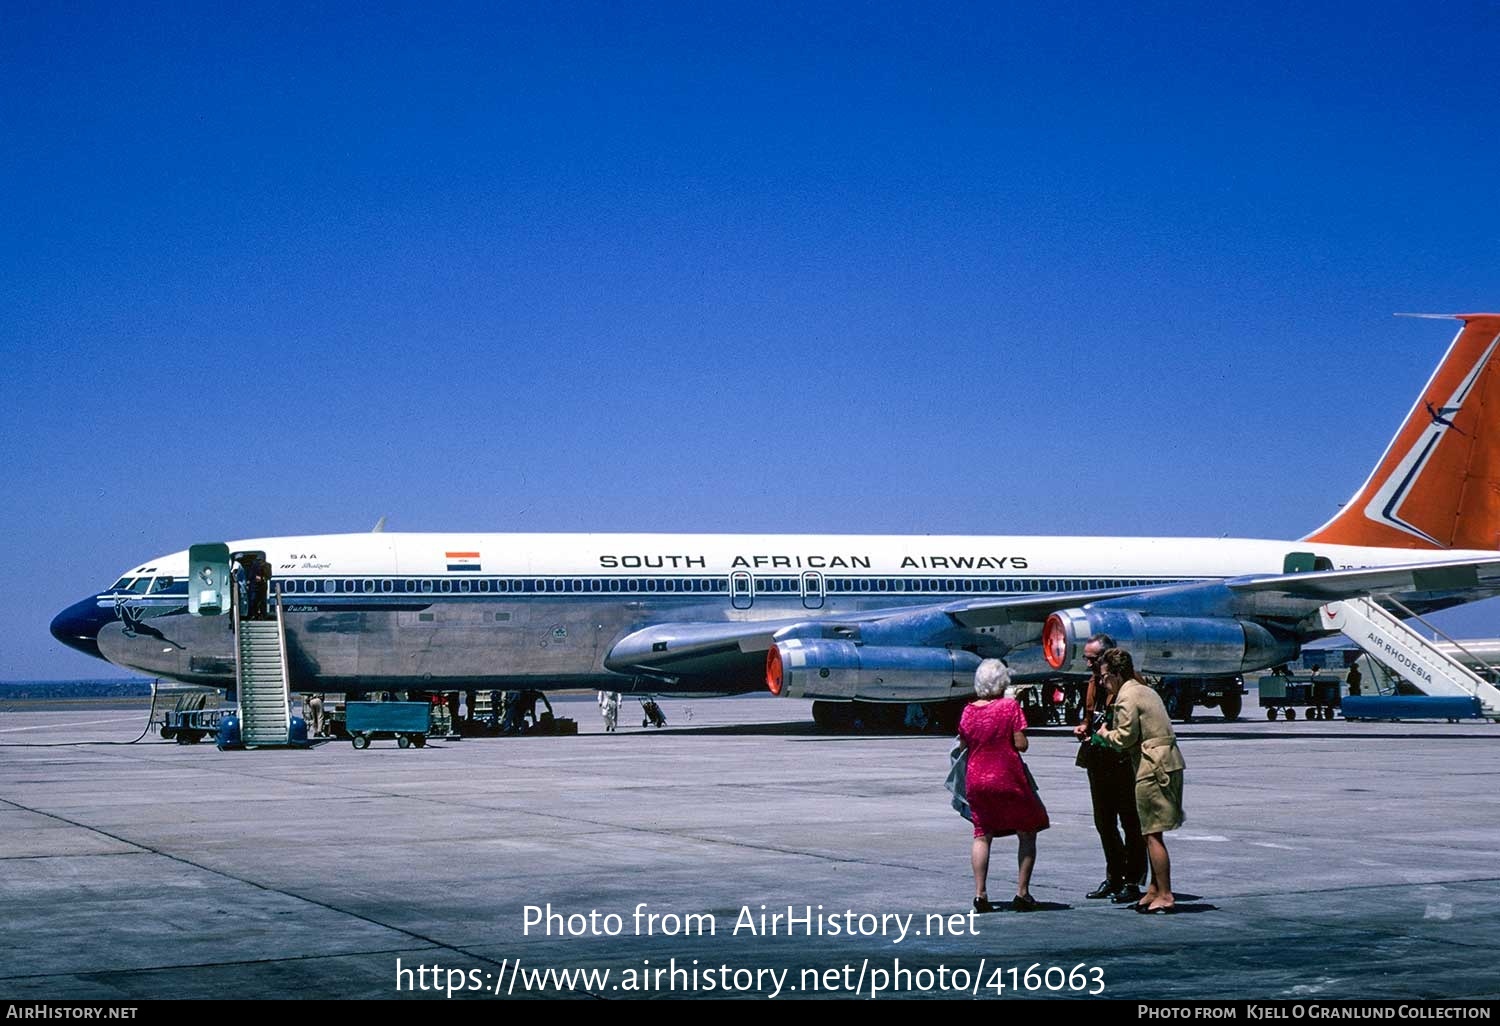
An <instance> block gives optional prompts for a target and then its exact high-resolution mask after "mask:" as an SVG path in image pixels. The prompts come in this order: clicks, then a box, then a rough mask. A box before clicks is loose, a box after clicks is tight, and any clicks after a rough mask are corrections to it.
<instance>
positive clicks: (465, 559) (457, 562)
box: [443, 552, 479, 571]
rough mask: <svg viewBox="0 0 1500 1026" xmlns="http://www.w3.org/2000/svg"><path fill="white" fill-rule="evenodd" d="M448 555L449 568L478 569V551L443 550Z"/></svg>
mask: <svg viewBox="0 0 1500 1026" xmlns="http://www.w3.org/2000/svg"><path fill="white" fill-rule="evenodd" d="M443 555H445V556H447V557H448V569H449V570H476V571H477V570H478V569H479V553H477V552H445V553H443Z"/></svg>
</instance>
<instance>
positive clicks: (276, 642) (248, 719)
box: [234, 594, 292, 748]
mask: <svg viewBox="0 0 1500 1026" xmlns="http://www.w3.org/2000/svg"><path fill="white" fill-rule="evenodd" d="M275 600H276V601H275V605H274V607H273V608H272V609H271V610H270V613H271V616H270V618H269V619H265V620H249V619H245V618H243V617H241V616H240V611H239V608H238V607H239V603H235V610H234V636H235V641H236V644H235V659H234V678H235V685H236V687H237V689H238V692H239V698H240V738H241V740H243V741H244V743H245V747H247V748H255V747H263V746H267V745H287V744H290V743H291V740H292V695H291V687H290V685H289V683H288V681H287V673H286V630H285V628H284V626H283V624H284V620H283V617H282V605H281V596H280V594H277V595H276V596H275Z"/></svg>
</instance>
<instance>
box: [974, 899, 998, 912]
mask: <svg viewBox="0 0 1500 1026" xmlns="http://www.w3.org/2000/svg"><path fill="white" fill-rule="evenodd" d="M974 911H975V912H980V913H984V912H993V911H995V906H994V905H991V904H990V899H989V898H975V899H974Z"/></svg>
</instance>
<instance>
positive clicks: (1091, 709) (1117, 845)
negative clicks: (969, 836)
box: [1073, 634, 1146, 903]
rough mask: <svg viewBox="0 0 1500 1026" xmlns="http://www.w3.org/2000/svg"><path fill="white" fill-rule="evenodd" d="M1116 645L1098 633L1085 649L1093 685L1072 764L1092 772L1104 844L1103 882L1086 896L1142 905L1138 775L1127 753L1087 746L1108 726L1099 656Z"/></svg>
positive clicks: (1142, 849) (1097, 825) (1092, 792)
mask: <svg viewBox="0 0 1500 1026" xmlns="http://www.w3.org/2000/svg"><path fill="white" fill-rule="evenodd" d="M1114 647H1115V640H1114V638H1112V637H1110V636H1109V635H1108V634H1095V635H1094V636H1093V637H1092V638H1089V640H1088V642H1087V643H1086V644H1085V645H1084V646H1083V660H1084V662H1085V663H1087V664H1088V667H1089V686H1088V692H1087V694H1086V695H1085V696H1084V700H1083V722H1082V723H1080V724H1079V725H1078V726H1076V727H1074V728H1073V733H1074V735H1076V736H1077V738H1078V740H1079V741H1081V742H1083V743H1082V744H1081V745H1080V746H1079V749H1078V757H1077V758H1076V759H1075V760H1074V762H1075V763H1076V764H1077V765H1079V766H1082V767H1083V768H1084V769H1085V770H1087V771H1088V775H1089V797H1090V798H1091V799H1092V800H1093V804H1094V829H1095V830H1097V831H1098V832H1099V843H1100V844H1102V845H1103V846H1104V865H1105V876H1104V880H1103V882H1102V883H1100V884H1099V886H1098V887H1096V888H1094V889H1093V890H1092V891H1090V892H1089V893H1088V897H1090V898H1110V899H1113V900H1114V901H1115V902H1117V903H1124V902H1135V901H1139V900H1140V897H1141V893H1142V891H1141V885H1143V884H1144V883H1145V882H1146V841H1145V838H1143V837H1142V836H1141V820H1140V817H1139V815H1138V814H1137V813H1136V809H1135V771H1134V770H1133V769H1132V767H1131V763H1130V757H1129V756H1127V755H1126V754H1125V753H1124V752H1117V751H1115V750H1113V749H1109V748H1103V747H1100V746H1098V745H1092V744H1089V735H1090V734H1092V733H1093V732H1094V731H1096V730H1098V729H1100V728H1101V727H1105V726H1109V725H1110V723H1109V689H1108V688H1106V687H1105V686H1104V683H1103V681H1101V680H1100V676H1099V657H1100V656H1101V655H1103V654H1104V652H1105V650H1106V649H1111V648H1114ZM1121 831H1123V832H1124V837H1123V838H1122V837H1121Z"/></svg>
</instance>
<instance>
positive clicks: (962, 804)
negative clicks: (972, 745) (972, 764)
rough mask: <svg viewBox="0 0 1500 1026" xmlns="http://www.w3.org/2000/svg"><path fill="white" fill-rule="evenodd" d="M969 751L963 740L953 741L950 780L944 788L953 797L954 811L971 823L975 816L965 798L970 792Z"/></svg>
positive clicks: (949, 756)
mask: <svg viewBox="0 0 1500 1026" xmlns="http://www.w3.org/2000/svg"><path fill="white" fill-rule="evenodd" d="M968 775H969V750H968V749H967V748H965V747H964V743H963V739H962V738H954V739H953V748H952V750H951V751H949V752H948V779H947V780H946V781H944V782H943V786H944V787H945V788H947V789H948V791H949V793H951V794H952V795H953V801H952V802H951V803H950V804H951V805H952V806H953V811H954V812H956V813H958V814H959V815H960V816H962V817H963V818H964V819H967V820H969V821H970V822H971V823H972V822H973V821H974V816H973V814H972V813H970V812H969V800H968V799H967V798H966V797H964V795H965V793H966V792H967V790H968Z"/></svg>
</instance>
